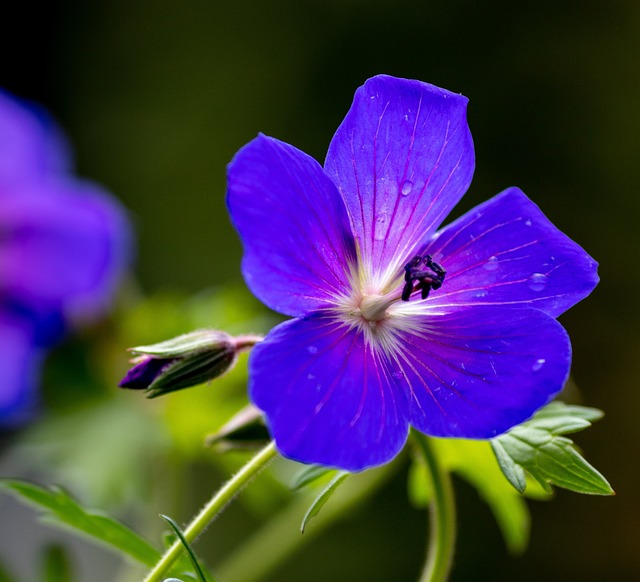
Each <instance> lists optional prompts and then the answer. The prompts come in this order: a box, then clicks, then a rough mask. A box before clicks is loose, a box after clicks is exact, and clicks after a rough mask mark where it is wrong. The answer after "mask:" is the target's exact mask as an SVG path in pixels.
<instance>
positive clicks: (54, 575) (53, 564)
mask: <svg viewBox="0 0 640 582" xmlns="http://www.w3.org/2000/svg"><path fill="white" fill-rule="evenodd" d="M42 579H43V581H44V582H71V581H72V580H73V577H72V575H71V564H70V562H69V556H67V553H66V551H65V549H64V548H63V547H62V546H60V545H52V546H49V547H48V548H46V549H45V551H44V575H43V578H42Z"/></svg>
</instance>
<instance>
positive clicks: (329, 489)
mask: <svg viewBox="0 0 640 582" xmlns="http://www.w3.org/2000/svg"><path fill="white" fill-rule="evenodd" d="M349 475H350V473H348V472H347V471H340V472H339V473H337V474H336V476H335V477H334V478H333V479H331V481H329V483H328V484H327V486H326V487H325V488H324V489H323V490H322V491H321V492H320V495H318V497H316V498H315V499H314V501H313V503H312V504H311V507H309V509H308V510H307V513H305V515H304V517H303V518H302V523H301V524H300V533H304V530H305V528H306V527H307V524H308V523H309V521H310V520H311V519H313V518H314V517H315V516H316V515H318V513H320V510H321V509H322V508H323V507H324V505H325V503H326V502H327V501H329V499H330V498H331V496H332V495H333V494H334V493H335V491H336V489H337V488H338V486H339V485H340V484H341V483H342V482H343V481H344V480H345V479H346V478H347V477H348V476H349Z"/></svg>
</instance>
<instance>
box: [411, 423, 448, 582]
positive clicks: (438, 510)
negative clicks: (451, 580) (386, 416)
mask: <svg viewBox="0 0 640 582" xmlns="http://www.w3.org/2000/svg"><path fill="white" fill-rule="evenodd" d="M413 437H414V440H415V441H416V443H417V444H418V447H419V449H420V452H421V453H422V456H423V457H424V460H425V463H426V466H427V471H428V473H429V477H430V479H431V483H432V485H433V499H432V501H431V508H430V509H431V511H430V525H431V528H430V532H429V549H428V552H427V562H426V564H425V566H424V569H423V570H422V574H421V576H420V582H444V581H445V580H447V578H448V576H449V571H450V569H451V563H452V560H453V552H454V549H455V537H456V530H455V520H456V510H455V500H454V496H453V488H452V486H451V477H450V475H449V473H448V472H447V471H446V470H445V469H443V468H442V466H441V465H440V463H439V461H438V458H437V456H436V454H435V452H434V450H433V446H432V444H431V439H430V438H429V437H427V436H425V435H424V434H422V433H419V432H418V431H413Z"/></svg>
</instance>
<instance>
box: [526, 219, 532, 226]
mask: <svg viewBox="0 0 640 582" xmlns="http://www.w3.org/2000/svg"><path fill="white" fill-rule="evenodd" d="M525 225H526V226H531V220H530V219H528V218H527V220H526V221H525Z"/></svg>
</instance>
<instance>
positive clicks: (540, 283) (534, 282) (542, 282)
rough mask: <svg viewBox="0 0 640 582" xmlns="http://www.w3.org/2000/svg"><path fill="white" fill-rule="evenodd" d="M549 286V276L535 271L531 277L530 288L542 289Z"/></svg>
mask: <svg viewBox="0 0 640 582" xmlns="http://www.w3.org/2000/svg"><path fill="white" fill-rule="evenodd" d="M546 286H547V276H546V275H543V274H542V273H534V274H533V275H531V277H529V289H531V291H542V290H543V289H544V288H545V287H546Z"/></svg>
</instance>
